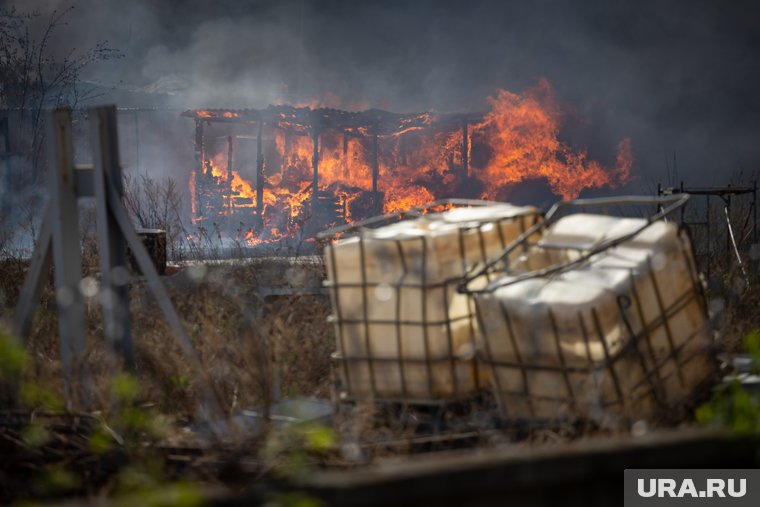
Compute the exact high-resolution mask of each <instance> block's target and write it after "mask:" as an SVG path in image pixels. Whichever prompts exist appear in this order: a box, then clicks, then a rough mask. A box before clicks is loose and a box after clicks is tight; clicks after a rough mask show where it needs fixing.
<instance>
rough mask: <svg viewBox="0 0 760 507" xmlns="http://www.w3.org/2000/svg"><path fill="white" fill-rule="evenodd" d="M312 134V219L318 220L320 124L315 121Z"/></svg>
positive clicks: (312, 125)
mask: <svg viewBox="0 0 760 507" xmlns="http://www.w3.org/2000/svg"><path fill="white" fill-rule="evenodd" d="M311 132H312V136H313V141H314V153H313V154H312V157H311V166H312V169H314V175H313V178H312V181H311V219H312V220H315V219H316V212H317V199H318V195H319V124H318V123H317V120H316V119H314V120H313V121H312V124H311Z"/></svg>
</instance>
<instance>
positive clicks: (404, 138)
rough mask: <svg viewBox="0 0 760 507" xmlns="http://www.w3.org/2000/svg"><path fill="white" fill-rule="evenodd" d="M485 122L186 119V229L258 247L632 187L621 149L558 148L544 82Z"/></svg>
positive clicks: (263, 114) (311, 113) (275, 114)
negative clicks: (511, 199) (417, 212)
mask: <svg viewBox="0 0 760 507" xmlns="http://www.w3.org/2000/svg"><path fill="white" fill-rule="evenodd" d="M490 105H491V109H490V111H488V112H486V113H482V114H473V113H447V114H443V113H432V112H424V113H416V114H398V113H392V112H388V111H382V110H378V109H369V110H365V111H361V112H350V111H342V110H337V109H328V108H310V107H293V106H284V105H280V106H269V107H268V108H266V109H241V110H227V109H225V110H221V109H212V110H208V109H204V110H191V111H186V112H184V113H183V116H185V117H190V118H193V119H194V120H195V167H194V170H193V173H192V177H191V179H190V187H191V188H190V191H191V192H190V193H191V196H192V213H193V221H194V223H195V224H196V225H200V226H205V225H206V224H209V223H213V224H214V225H215V226H217V227H220V228H221V229H222V230H223V231H224V233H225V234H233V235H235V236H236V237H237V238H238V239H242V240H244V241H245V242H246V243H247V244H248V245H251V246H254V245H259V244H262V243H273V242H279V241H281V240H283V239H286V238H295V237H301V238H303V237H308V236H311V235H313V234H314V233H316V232H318V231H319V230H321V229H324V228H327V227H330V226H334V225H338V224H342V223H347V222H352V221H356V220H358V219H361V218H365V217H367V216H371V215H373V214H379V213H384V212H385V213H387V212H392V211H396V210H401V209H407V208H409V207H412V206H417V205H420V204H424V203H426V202H430V201H433V200H435V199H440V198H446V197H471V198H482V199H492V200H504V199H505V198H506V197H508V195H509V191H510V190H511V189H512V188H513V187H514V186H515V185H517V184H519V183H520V182H523V181H526V180H535V179H544V180H545V181H546V183H547V184H548V187H549V188H550V190H551V192H552V193H553V194H555V195H557V196H561V197H564V198H572V197H577V196H578V195H579V194H580V192H581V191H582V190H583V189H586V188H599V187H602V186H610V187H614V186H616V185H618V184H620V183H623V182H625V181H626V180H627V179H628V177H629V171H630V167H631V163H632V158H631V149H630V143H629V141H628V140H627V139H626V140H623V141H621V142H620V143H619V144H618V147H617V155H616V162H615V164H614V166H613V167H604V166H603V165H602V164H600V163H598V162H596V161H594V160H590V159H589V158H588V156H587V154H586V152H585V151H584V150H575V149H573V148H572V147H570V146H569V145H568V144H566V143H564V142H562V141H560V140H559V137H558V135H559V129H560V126H561V124H562V114H561V112H560V109H559V107H558V106H557V102H556V100H555V99H554V96H553V93H552V90H551V87H550V86H549V84H548V82H546V81H541V82H539V84H538V85H537V86H536V87H535V88H534V89H532V90H529V91H528V92H526V93H525V94H522V95H519V94H514V93H511V92H507V91H503V90H502V91H499V92H498V94H497V95H496V96H495V97H492V98H491V99H490Z"/></svg>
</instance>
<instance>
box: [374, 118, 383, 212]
mask: <svg viewBox="0 0 760 507" xmlns="http://www.w3.org/2000/svg"><path fill="white" fill-rule="evenodd" d="M377 141H378V139H377V126H375V128H374V129H373V132H372V199H373V201H374V208H375V214H376V215H379V214H380V213H381V212H382V209H383V206H382V202H380V195H379V194H378V191H377V180H378V179H379V177H380V161H379V157H378V142H377Z"/></svg>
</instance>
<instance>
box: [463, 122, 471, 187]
mask: <svg viewBox="0 0 760 507" xmlns="http://www.w3.org/2000/svg"><path fill="white" fill-rule="evenodd" d="M462 172H463V173H464V177H465V178H468V177H469V176H470V136H469V133H468V132H467V118H465V119H464V120H463V121H462Z"/></svg>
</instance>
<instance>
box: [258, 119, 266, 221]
mask: <svg viewBox="0 0 760 507" xmlns="http://www.w3.org/2000/svg"><path fill="white" fill-rule="evenodd" d="M263 131H264V121H263V120H259V133H258V135H257V136H256V214H257V215H258V217H259V220H260V221H263V220H264V148H263V142H262V135H263Z"/></svg>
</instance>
